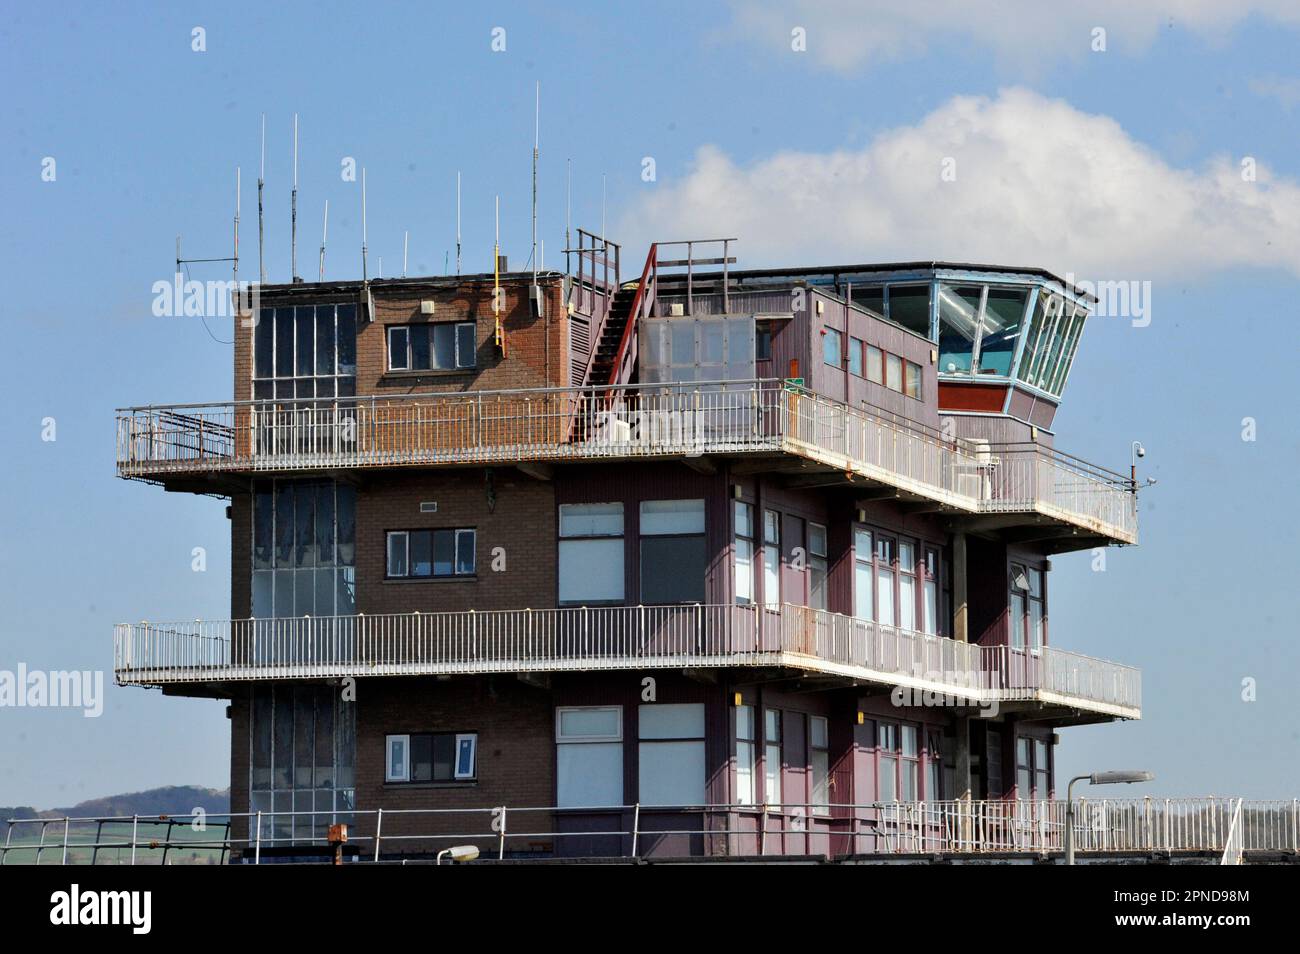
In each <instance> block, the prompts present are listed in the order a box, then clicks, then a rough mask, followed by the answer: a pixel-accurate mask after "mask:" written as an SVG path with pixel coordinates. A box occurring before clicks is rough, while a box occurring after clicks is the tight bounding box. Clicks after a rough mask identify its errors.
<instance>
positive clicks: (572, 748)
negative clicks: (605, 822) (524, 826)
mask: <svg viewBox="0 0 1300 954" xmlns="http://www.w3.org/2000/svg"><path fill="white" fill-rule="evenodd" d="M555 764H556V798H557V801H558V807H560V808H604V807H609V806H617V805H621V804H623V707H622V706H582V707H572V708H559V709H556V710H555Z"/></svg>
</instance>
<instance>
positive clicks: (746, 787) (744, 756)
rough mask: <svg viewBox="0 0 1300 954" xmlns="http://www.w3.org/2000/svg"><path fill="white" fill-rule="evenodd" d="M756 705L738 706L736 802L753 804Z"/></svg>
mask: <svg viewBox="0 0 1300 954" xmlns="http://www.w3.org/2000/svg"><path fill="white" fill-rule="evenodd" d="M755 742H756V740H755V738H754V707H753V706H736V804H737V805H753V804H755V802H756V800H757V793H756V792H755V790H754V782H755V779H754V762H755V758H754V746H755Z"/></svg>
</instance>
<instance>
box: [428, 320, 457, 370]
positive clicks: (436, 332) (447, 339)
mask: <svg viewBox="0 0 1300 954" xmlns="http://www.w3.org/2000/svg"><path fill="white" fill-rule="evenodd" d="M432 366H433V367H435V368H440V369H446V370H450V369H453V368H455V367H456V326H455V325H434V326H433V365H432Z"/></svg>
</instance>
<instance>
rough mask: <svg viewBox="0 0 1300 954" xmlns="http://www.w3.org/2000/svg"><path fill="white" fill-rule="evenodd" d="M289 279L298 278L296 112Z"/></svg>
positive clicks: (294, 279)
mask: <svg viewBox="0 0 1300 954" xmlns="http://www.w3.org/2000/svg"><path fill="white" fill-rule="evenodd" d="M289 280H290V281H294V282H296V281H297V280H298V114H297V113H294V114H293V192H292V193H291V198H290V199H289Z"/></svg>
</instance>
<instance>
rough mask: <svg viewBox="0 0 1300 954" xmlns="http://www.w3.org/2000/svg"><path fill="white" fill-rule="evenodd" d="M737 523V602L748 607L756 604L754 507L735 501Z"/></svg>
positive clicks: (733, 510) (735, 520)
mask: <svg viewBox="0 0 1300 954" xmlns="http://www.w3.org/2000/svg"><path fill="white" fill-rule="evenodd" d="M732 512H733V514H732V519H733V521H734V522H735V553H734V555H733V557H732V559H733V561H734V564H735V590H736V602H737V603H739V604H741V605H742V606H748V605H749V604H751V603H753V602H754V507H753V505H752V504H747V503H742V502H741V501H739V500H737V501H735V503H734V505H733V507H732Z"/></svg>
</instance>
